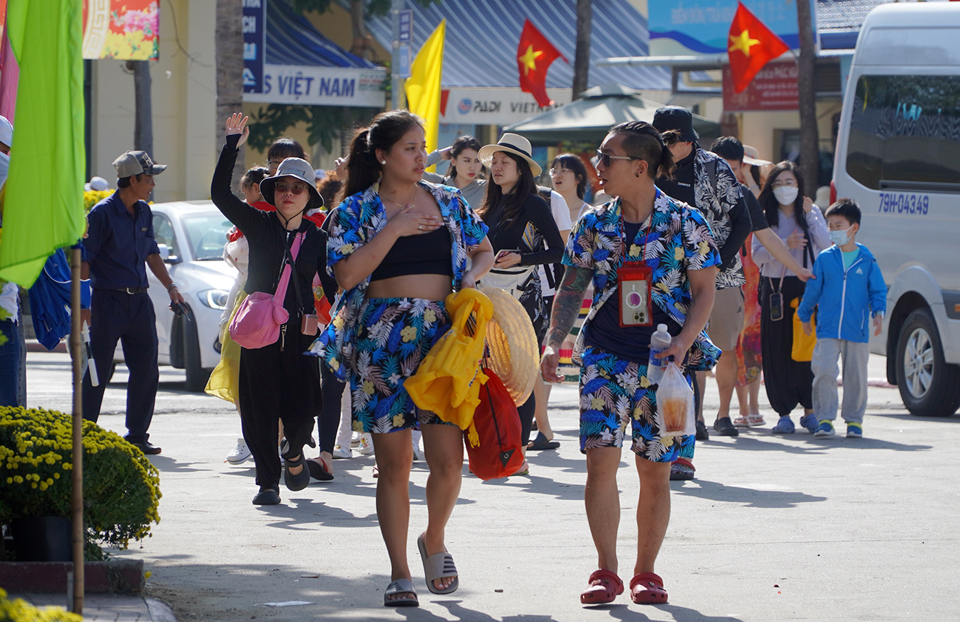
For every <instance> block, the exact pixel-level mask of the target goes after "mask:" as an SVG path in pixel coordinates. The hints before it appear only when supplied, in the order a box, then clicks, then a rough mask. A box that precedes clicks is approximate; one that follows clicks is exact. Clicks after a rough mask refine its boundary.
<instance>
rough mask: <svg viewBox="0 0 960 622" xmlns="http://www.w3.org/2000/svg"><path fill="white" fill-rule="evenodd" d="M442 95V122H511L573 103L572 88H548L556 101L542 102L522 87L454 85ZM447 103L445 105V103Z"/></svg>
mask: <svg viewBox="0 0 960 622" xmlns="http://www.w3.org/2000/svg"><path fill="white" fill-rule="evenodd" d="M444 90H445V91H447V95H446V97H445V98H444V97H441V99H440V103H441V107H440V123H458V124H464V125H510V124H512V123H519V122H520V121H525V120H526V119H529V118H530V117H532V116H534V115H538V114H540V113H541V112H546V111H547V110H552V109H554V108H559V107H560V106H563V105H564V104H569V103H570V101H571V100H570V89H547V94H548V95H549V96H550V98H551V99H553V100H554V103H553V104H552V105H550V106H541V105H540V104H538V103H537V102H536V100H535V99H534V98H533V95H531V94H530V93H524V92H522V91H521V90H520V89H519V88H502V89H498V88H451V89H444ZM444 103H445V104H446V105H444Z"/></svg>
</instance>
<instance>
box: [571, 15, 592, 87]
mask: <svg viewBox="0 0 960 622" xmlns="http://www.w3.org/2000/svg"><path fill="white" fill-rule="evenodd" d="M592 21H593V0H577V51H576V55H575V56H574V60H573V99H577V98H578V97H580V93H582V92H584V91H586V90H587V87H588V86H589V73H590V28H591V26H592Z"/></svg>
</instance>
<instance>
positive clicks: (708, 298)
mask: <svg viewBox="0 0 960 622" xmlns="http://www.w3.org/2000/svg"><path fill="white" fill-rule="evenodd" d="M599 156H600V162H599V166H598V168H597V171H598V173H599V176H600V182H601V184H602V186H603V189H604V192H606V193H607V194H609V195H610V196H615V197H619V198H617V199H615V200H613V201H611V202H610V203H607V204H605V205H602V206H600V207H599V208H597V209H595V210H591V211H589V212H587V213H585V214H584V215H583V216H582V217H581V218H580V219H579V220H578V221H577V224H576V225H574V228H573V231H571V233H570V237H569V239H568V240H567V248H566V253H565V255H564V258H563V263H564V264H565V265H566V266H568V268H567V272H566V274H565V275H564V278H563V282H562V283H561V285H560V288H559V290H558V291H557V295H556V299H555V301H554V305H553V314H552V318H551V322H550V329H549V331H548V334H547V340H546V343H547V347H546V348H545V350H544V355H543V360H542V362H541V371H542V372H543V375H544V379H545V380H547V381H548V382H557V381H559V380H560V377H559V376H558V375H557V364H558V363H559V351H560V344H561V343H562V342H563V340H564V338H565V337H566V335H567V334H568V333H569V331H570V328H571V327H572V326H573V323H574V320H575V319H576V318H577V314H578V312H579V310H580V303H581V301H582V299H583V293H584V291H586V288H587V285H588V284H589V283H590V282H591V281H592V282H593V288H594V292H595V293H594V297H593V303H592V305H591V308H590V312H589V314H588V315H587V318H586V320H585V322H584V326H583V329H582V330H581V331H580V334H579V336H578V339H577V346H576V348H575V357H579V358H580V362H581V369H580V392H581V398H580V447H581V449H583V450H584V452H585V453H586V455H587V484H586V491H585V495H584V497H585V503H586V509H587V518H588V521H589V523H590V530H591V533H592V535H593V541H594V545H595V546H596V548H597V553H598V558H599V569H598V570H597V571H596V572H594V573H593V574H592V575H591V576H590V588H589V589H588V590H587V591H586V592H584V593H583V594H581V596H580V600H581V602H582V603H584V604H600V603H609V602H612V601H613V600H614V599H615V598H616V596H617V595H618V594H620V593H622V592H623V582H622V581H621V579H620V578H619V576H618V575H617V527H618V525H619V521H620V511H619V509H620V499H619V492H618V489H617V481H616V475H617V470H618V467H619V464H620V454H621V448H622V446H623V444H624V442H625V440H626V439H625V435H626V425H627V423H628V422H630V423H631V424H632V425H631V433H632V439H631V440H632V449H633V452H634V453H635V454H636V456H635V461H636V467H637V473H638V474H639V477H640V498H639V502H638V505H637V527H638V537H639V542H638V547H637V551H638V554H637V561H636V564H635V566H634V569H633V573H632V575H631V576H633V580H632V581H631V582H630V589H631V599H632V600H633V601H634V602H635V603H663V602H666V600H667V592H666V590H664V588H663V580H662V579H661V578H660V577H659V576H657V575H656V574H654V563H655V562H656V558H657V554H658V553H659V551H660V545H661V544H662V543H663V538H664V535H665V533H666V529H667V524H668V522H669V520H670V463H671V462H673V461H675V460H677V459H678V458H680V457H681V456H689V455H692V452H693V446H694V438H693V436H692V435H690V436H662V435H661V433H660V432H661V430H660V428H659V426H658V424H657V421H656V419H655V414H656V409H657V406H656V404H657V385H653V384H651V383H650V381H649V380H648V379H647V361H648V359H649V354H650V337H651V335H652V334H653V332H654V330H655V328H656V326H657V325H658V324H666V325H667V326H668V330H669V332H670V334H671V335H672V343H671V346H670V348H668V349H667V350H666V351H664V352H663V357H664V358H666V357H671V356H672V357H674V359H675V360H676V361H677V362H678V363H681V362H683V365H684V366H685V367H686V368H687V369H688V370H707V369H710V368H712V367H713V365H714V364H715V362H716V359H717V357H718V356H719V351H718V350H717V348H716V347H715V346H714V345H713V344H712V343H711V342H710V339H709V337H707V335H706V333H705V332H704V330H703V328H704V326H705V325H706V322H707V318H708V317H709V316H710V310H711V308H712V306H713V298H714V295H715V293H716V275H717V266H718V265H719V264H720V257H719V253H718V252H717V248H716V245H715V244H714V241H713V237H712V235H711V233H710V228H709V226H708V225H707V222H706V220H704V217H703V215H702V214H700V212H698V211H697V210H694V209H691V208H690V207H689V206H688V205H685V204H683V203H678V202H676V201H674V200H672V199H670V198H669V197H667V196H666V195H665V194H663V193H662V192H660V191H659V190H658V189H657V188H656V186H655V185H654V180H655V179H656V177H657V175H658V174H661V175H669V174H670V171H671V170H672V168H673V157H672V156H671V154H670V151H669V150H668V149H667V148H666V146H665V145H664V143H663V139H662V138H661V136H660V134H659V132H657V131H656V129H654V128H653V126H651V125H649V124H647V123H642V122H629V123H621V124H620V125H617V126H615V127H613V128H612V129H611V130H610V133H609V134H608V135H607V137H606V139H604V141H603V144H602V145H601V148H600V152H599ZM622 267H629V268H630V269H631V270H633V271H634V272H638V273H644V274H646V278H647V279H648V282H649V283H650V286H651V287H650V296H649V299H648V301H647V302H645V303H644V304H645V305H646V307H645V313H646V317H647V318H649V320H648V321H650V320H652V322H651V324H652V325H631V326H626V327H623V326H622V325H621V322H622V318H623V316H621V308H620V300H621V295H620V293H619V290H620V280H621V278H622V275H621V273H620V272H618V270H620V269H621V268H622ZM644 285H645V284H644ZM641 291H642V290H641ZM628 304H629V303H628ZM688 382H689V380H688Z"/></svg>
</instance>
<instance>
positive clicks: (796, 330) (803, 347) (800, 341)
mask: <svg viewBox="0 0 960 622" xmlns="http://www.w3.org/2000/svg"><path fill="white" fill-rule="evenodd" d="M790 306H791V307H792V308H793V348H792V350H791V351H790V358H792V359H793V360H795V361H797V362H798V363H807V362H809V361H812V360H813V348H814V347H815V346H816V345H817V318H816V313H814V314H813V315H811V316H810V325H811V326H812V327H813V330H812V331H810V334H809V335H807V333H805V332H803V322H801V321H800V315H799V314H798V313H797V307H799V306H800V299H799V298H794V299H793V300H791V301H790Z"/></svg>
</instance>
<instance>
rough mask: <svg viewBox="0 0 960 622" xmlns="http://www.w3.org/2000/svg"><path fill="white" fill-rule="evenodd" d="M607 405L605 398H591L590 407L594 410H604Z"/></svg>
mask: <svg viewBox="0 0 960 622" xmlns="http://www.w3.org/2000/svg"><path fill="white" fill-rule="evenodd" d="M605 405H606V403H605V402H604V401H603V398H601V397H594V398H592V399H591V400H590V408H591V409H592V410H603V407H604V406H605Z"/></svg>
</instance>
